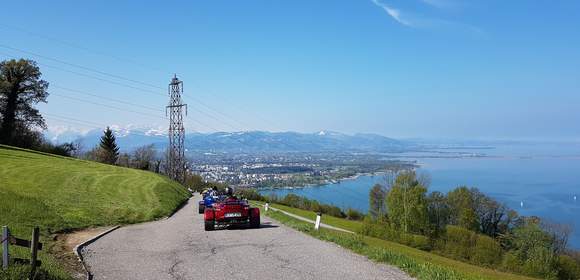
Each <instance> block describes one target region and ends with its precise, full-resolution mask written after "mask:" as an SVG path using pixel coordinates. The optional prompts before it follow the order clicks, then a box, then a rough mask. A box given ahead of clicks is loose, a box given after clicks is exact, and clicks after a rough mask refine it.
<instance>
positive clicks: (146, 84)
mask: <svg viewBox="0 0 580 280" xmlns="http://www.w3.org/2000/svg"><path fill="white" fill-rule="evenodd" d="M0 47H2V48H5V49H9V50H13V51H18V52H21V53H25V54H29V55H33V56H36V57H40V58H44V59H48V60H51V61H54V62H58V63H61V64H65V65H68V66H72V67H75V68H79V69H83V70H86V71H89V72H93V73H97V74H101V75H104V76H109V77H112V78H115V79H119V80H124V81H128V82H132V83H136V84H140V85H144V86H149V87H152V88H157V89H164V88H162V87H159V86H156V85H152V84H149V83H146V82H142V81H137V80H133V79H130V78H126V77H123V76H120V75H116V74H111V73H108V72H104V71H101V70H97V69H94V68H91V67H86V66H83V65H78V64H75V63H70V62H66V61H64V60H61V59H58V58H53V57H50V56H46V55H41V54H37V53H34V52H31V51H27V50H23V49H19V48H15V47H11V46H8V45H5V44H0Z"/></svg>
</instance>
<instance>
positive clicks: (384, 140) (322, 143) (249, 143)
mask: <svg viewBox="0 0 580 280" xmlns="http://www.w3.org/2000/svg"><path fill="white" fill-rule="evenodd" d="M111 129H112V130H113V131H114V132H115V135H116V137H117V143H118V145H119V147H120V148H121V150H122V151H131V150H133V149H135V148H137V147H140V146H143V145H149V144H154V145H155V147H156V148H157V149H160V150H162V149H165V148H166V147H167V145H168V140H167V133H166V131H161V130H156V129H150V128H134V127H129V128H122V127H119V126H112V127H111ZM102 134H103V132H102V131H101V130H89V131H85V132H78V131H73V130H66V129H61V130H58V131H55V130H48V131H46V132H45V137H46V138H47V139H49V140H50V141H52V142H54V143H64V142H71V141H75V140H79V141H81V143H82V146H83V147H84V148H85V149H89V148H91V147H94V146H95V145H97V144H98V142H99V138H100V136H101V135H102ZM407 146H408V144H407V143H406V142H404V141H399V140H395V139H392V138H388V137H385V136H382V135H378V134H362V133H359V134H354V135H348V134H344V133H339V132H331V131H320V132H317V133H299V132H267V131H241V132H215V133H189V134H186V136H185V148H186V149H187V151H188V152H229V153H233V152H241V153H258V152H260V153H268V152H272V153H275V152H392V151H401V150H403V149H405V148H406V147H407Z"/></svg>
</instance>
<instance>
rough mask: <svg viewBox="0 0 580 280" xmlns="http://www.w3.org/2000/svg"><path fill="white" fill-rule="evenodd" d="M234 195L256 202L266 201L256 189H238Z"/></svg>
mask: <svg viewBox="0 0 580 280" xmlns="http://www.w3.org/2000/svg"><path fill="white" fill-rule="evenodd" d="M236 194H237V195H238V196H240V197H243V198H246V199H249V200H258V201H266V198H265V197H264V196H262V195H261V194H260V193H258V191H256V189H249V188H244V189H242V188H240V189H237V190H236Z"/></svg>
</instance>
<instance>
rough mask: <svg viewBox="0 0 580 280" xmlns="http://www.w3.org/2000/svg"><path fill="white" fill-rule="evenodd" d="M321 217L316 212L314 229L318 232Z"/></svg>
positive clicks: (320, 214)
mask: <svg viewBox="0 0 580 280" xmlns="http://www.w3.org/2000/svg"><path fill="white" fill-rule="evenodd" d="M321 217H322V213H320V212H316V222H315V223H314V229H315V230H318V229H319V228H320V218H321Z"/></svg>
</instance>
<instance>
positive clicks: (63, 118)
mask: <svg viewBox="0 0 580 280" xmlns="http://www.w3.org/2000/svg"><path fill="white" fill-rule="evenodd" d="M44 115H47V116H49V117H50V118H53V119H56V120H58V121H61V122H65V123H73V124H74V123H76V124H81V125H85V126H87V127H91V128H96V129H103V128H104V127H108V126H109V127H110V126H111V125H105V124H102V123H96V122H92V121H86V120H80V119H77V118H71V117H66V116H60V115H56V114H51V113H44ZM127 134H131V135H137V136H149V137H154V138H162V139H166V137H165V136H160V135H148V134H146V133H136V132H133V131H127Z"/></svg>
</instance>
